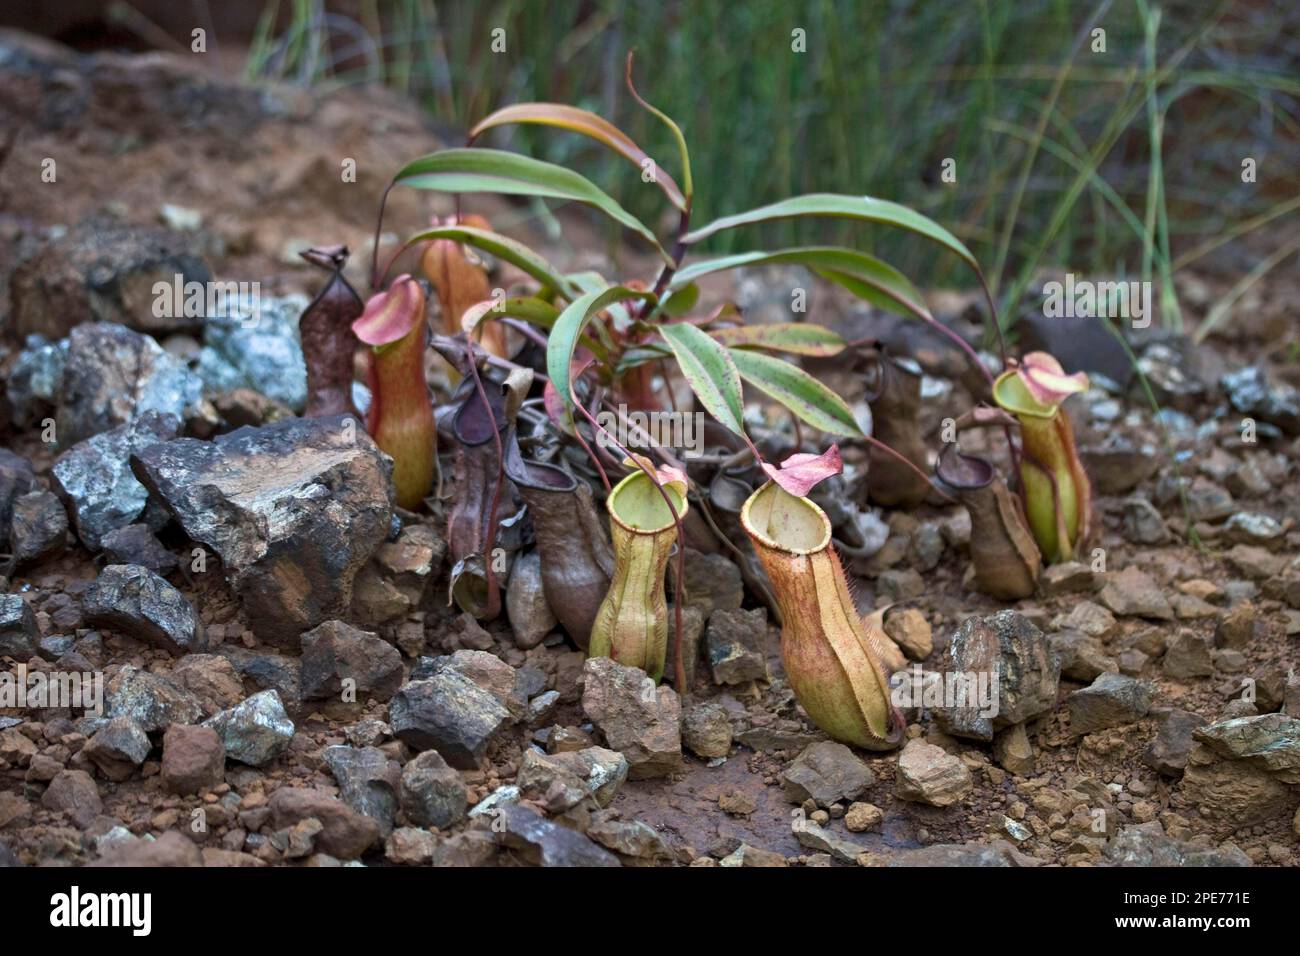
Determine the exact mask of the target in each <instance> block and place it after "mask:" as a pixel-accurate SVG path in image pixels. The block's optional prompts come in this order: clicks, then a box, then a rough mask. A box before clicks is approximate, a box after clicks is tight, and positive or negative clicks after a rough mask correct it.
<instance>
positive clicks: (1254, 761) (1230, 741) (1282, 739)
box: [1192, 714, 1300, 784]
mask: <svg viewBox="0 0 1300 956" xmlns="http://www.w3.org/2000/svg"><path fill="white" fill-rule="evenodd" d="M1192 736H1193V737H1194V738H1195V739H1196V740H1197V741H1198V742H1200V743H1202V744H1204V745H1205V746H1206V747H1208V748H1209V749H1210V750H1211V751H1213V752H1214V753H1216V754H1218V755H1219V756H1220V757H1223V758H1225V759H1229V760H1239V761H1244V762H1246V763H1248V764H1250V765H1252V766H1255V767H1258V768H1259V769H1261V770H1266V771H1268V772H1269V773H1271V774H1273V775H1274V776H1276V777H1277V778H1278V779H1279V780H1281V781H1282V782H1283V783H1289V784H1300V719H1297V718H1295V717H1288V716H1285V715H1283V714H1260V715H1259V716H1256V717H1238V718H1234V719H1231V720H1220V721H1217V722H1215V723H1213V724H1209V725H1206V726H1202V727H1198V728H1196V729H1195V730H1194V731H1193V733H1192Z"/></svg>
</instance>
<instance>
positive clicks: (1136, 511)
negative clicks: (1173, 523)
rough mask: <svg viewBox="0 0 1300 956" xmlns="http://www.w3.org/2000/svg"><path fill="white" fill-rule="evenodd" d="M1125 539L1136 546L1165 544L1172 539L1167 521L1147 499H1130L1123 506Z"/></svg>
mask: <svg viewBox="0 0 1300 956" xmlns="http://www.w3.org/2000/svg"><path fill="white" fill-rule="evenodd" d="M1123 508H1124V511H1123V524H1122V526H1121V527H1122V529H1123V532H1124V538H1125V540H1127V541H1132V542H1133V543H1134V544H1164V543H1166V542H1167V541H1169V539H1170V534H1169V529H1168V528H1167V527H1165V519H1164V517H1163V516H1162V515H1161V514H1160V512H1159V511H1157V510H1156V506H1155V505H1153V504H1152V503H1151V502H1149V501H1147V500H1146V499H1145V498H1139V497H1134V498H1129V499H1127V500H1126V501H1125V502H1124V505H1123Z"/></svg>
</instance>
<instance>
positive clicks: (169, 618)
mask: <svg viewBox="0 0 1300 956" xmlns="http://www.w3.org/2000/svg"><path fill="white" fill-rule="evenodd" d="M81 611H82V616H83V617H84V618H85V621H86V623H87V624H89V625H91V626H92V627H104V628H108V629H110V630H114V631H119V632H121V633H122V634H126V635H128V636H130V637H134V638H137V639H139V640H142V641H145V642H146V643H149V644H153V645H155V646H157V647H161V648H164V649H165V650H167V651H169V652H170V653H172V654H185V653H188V652H190V651H205V650H207V640H206V639H205V637H204V636H203V632H202V630H201V629H200V628H199V622H198V618H197V617H196V616H195V614H194V608H192V607H190V604H189V602H188V601H186V600H185V598H184V597H183V596H182V595H181V592H180V591H178V590H176V589H175V588H174V587H172V586H171V585H170V584H168V583H167V581H166V579H164V578H161V577H159V576H158V575H156V574H154V573H153V572H152V571H150V570H149V569H148V568H142V567H140V566H139V565H133V564H110V565H108V567H106V568H104V570H102V571H101V572H99V577H98V578H97V579H96V580H95V583H94V584H92V585H91V586H90V587H89V588H87V589H86V596H85V597H84V598H83V600H82V606H81Z"/></svg>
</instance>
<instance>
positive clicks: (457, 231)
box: [406, 226, 577, 299]
mask: <svg viewBox="0 0 1300 956" xmlns="http://www.w3.org/2000/svg"><path fill="white" fill-rule="evenodd" d="M435 239H450V240H452V241H453V242H463V243H464V244H465V245H467V246H474V247H475V248H478V249H482V250H483V251H484V252H488V253H491V254H492V255H494V256H496V257H497V258H498V259H504V260H505V261H506V262H508V263H510V264H511V265H513V266H516V267H518V268H519V269H520V270H521V271H523V272H525V273H527V274H528V275H529V276H531V277H532V278H534V279H536V280H537V281H538V282H540V283H541V284H542V285H543V286H545V287H546V288H548V289H553V290H554V291H555V292H558V293H559V294H560V295H562V296H564V298H566V299H572V298H573V296H574V294H575V293H576V291H577V290H576V288H575V286H574V285H573V283H571V282H570V281H569V280H568V279H566V278H565V277H564V276H563V274H561V273H560V272H559V271H557V270H556V268H555V267H554V266H552V265H551V264H550V263H549V262H547V261H546V260H545V259H543V258H542V257H541V256H540V255H538V254H537V253H536V252H534V251H533V250H532V249H530V248H528V246H526V245H524V244H523V243H522V242H519V241H517V240H515V239H511V238H510V237H509V236H503V235H501V233H499V232H492V231H491V230H488V229H476V228H474V227H473V226H438V227H437V228H434V229H426V230H425V231H424V232H417V233H416V234H415V235H413V236H411V238H409V239H407V240H406V245H408V246H413V245H415V244H416V243H418V242H429V241H432V240H435Z"/></svg>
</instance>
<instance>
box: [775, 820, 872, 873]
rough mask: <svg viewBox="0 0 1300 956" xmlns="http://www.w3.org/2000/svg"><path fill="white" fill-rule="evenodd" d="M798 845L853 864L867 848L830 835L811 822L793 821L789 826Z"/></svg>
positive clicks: (837, 835) (827, 831)
mask: <svg viewBox="0 0 1300 956" xmlns="http://www.w3.org/2000/svg"><path fill="white" fill-rule="evenodd" d="M791 830H792V831H793V832H794V836H795V839H796V840H798V841H799V845H800V846H803V847H806V848H807V849H809V850H813V851H815V852H817V853H829V854H830V855H831V856H833V857H835V859H837V860H839V861H841V862H842V863H855V862H856V861H857V859H858V856H859V854H862V853H865V852H866V851H867V847H866V846H865V845H863V844H861V843H857V842H855V841H853V840H849V839H846V838H844V837H842V836H840V835H839V834H837V833H832V832H831V831H830V830H827V829H826V828H825V827H822V826H820V825H819V824H816V823H814V822H813V821H811V820H795V821H794V823H793V824H792V826H791Z"/></svg>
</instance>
